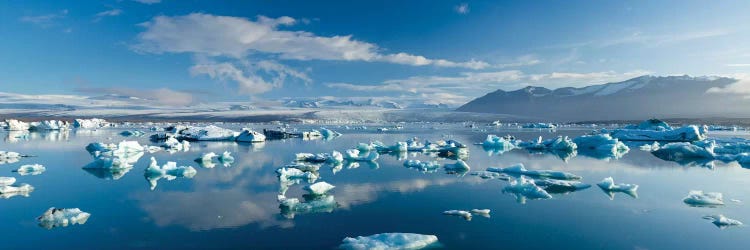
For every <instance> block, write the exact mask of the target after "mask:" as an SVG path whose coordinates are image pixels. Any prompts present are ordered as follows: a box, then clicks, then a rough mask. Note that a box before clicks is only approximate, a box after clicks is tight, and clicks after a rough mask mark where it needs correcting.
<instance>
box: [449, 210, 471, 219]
mask: <svg viewBox="0 0 750 250" xmlns="http://www.w3.org/2000/svg"><path fill="white" fill-rule="evenodd" d="M443 214H445V215H453V216H459V217H462V218H464V220H471V213H469V211H464V210H448V211H444V212H443Z"/></svg>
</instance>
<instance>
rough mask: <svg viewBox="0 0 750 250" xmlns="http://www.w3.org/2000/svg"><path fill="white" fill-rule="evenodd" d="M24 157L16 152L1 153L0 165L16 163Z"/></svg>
mask: <svg viewBox="0 0 750 250" xmlns="http://www.w3.org/2000/svg"><path fill="white" fill-rule="evenodd" d="M22 157H24V155H22V154H19V153H16V152H8V151H0V164H8V163H16V162H18V161H19V160H21V158H22Z"/></svg>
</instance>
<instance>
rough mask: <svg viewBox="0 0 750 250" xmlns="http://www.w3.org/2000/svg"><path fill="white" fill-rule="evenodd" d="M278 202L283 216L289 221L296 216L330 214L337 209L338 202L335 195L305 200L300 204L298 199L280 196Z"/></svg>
mask: <svg viewBox="0 0 750 250" xmlns="http://www.w3.org/2000/svg"><path fill="white" fill-rule="evenodd" d="M278 201H279V203H280V204H279V208H280V209H281V215H282V216H284V217H285V218H289V219H293V218H294V216H295V215H296V214H308V213H330V212H332V211H333V210H334V209H335V208H336V200H335V199H334V197H333V195H321V196H314V197H311V198H305V202H300V201H299V200H298V199H297V198H286V197H284V196H283V195H279V197H278Z"/></svg>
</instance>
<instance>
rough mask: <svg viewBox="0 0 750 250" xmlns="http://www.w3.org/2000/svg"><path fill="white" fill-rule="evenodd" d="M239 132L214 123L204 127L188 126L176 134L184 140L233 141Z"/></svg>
mask: <svg viewBox="0 0 750 250" xmlns="http://www.w3.org/2000/svg"><path fill="white" fill-rule="evenodd" d="M239 135H240V133H238V132H235V131H234V130H231V129H225V128H221V127H217V126H214V125H209V126H206V127H188V128H187V129H184V130H182V131H179V133H178V134H177V135H176V136H177V137H179V138H181V139H185V140H192V141H234V140H235V138H237V136H239Z"/></svg>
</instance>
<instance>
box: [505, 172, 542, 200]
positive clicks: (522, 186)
mask: <svg viewBox="0 0 750 250" xmlns="http://www.w3.org/2000/svg"><path fill="white" fill-rule="evenodd" d="M503 193H511V194H513V195H515V196H516V201H518V203H521V204H525V203H526V200H527V199H532V200H544V199H550V198H552V195H550V194H549V193H547V191H545V190H544V189H542V188H541V187H539V186H537V185H536V183H534V180H533V179H526V178H525V177H523V176H521V177H520V178H518V179H516V180H512V181H511V182H510V185H508V186H505V188H503Z"/></svg>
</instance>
